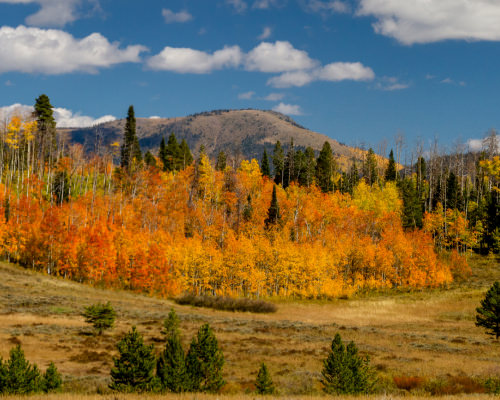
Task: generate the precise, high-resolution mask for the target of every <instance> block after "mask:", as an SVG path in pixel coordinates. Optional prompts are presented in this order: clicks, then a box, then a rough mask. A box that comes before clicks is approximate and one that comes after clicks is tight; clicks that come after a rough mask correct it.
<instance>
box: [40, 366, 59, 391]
mask: <svg viewBox="0 0 500 400" xmlns="http://www.w3.org/2000/svg"><path fill="white" fill-rule="evenodd" d="M61 385H62V378H61V374H60V373H59V371H58V370H57V368H56V366H55V365H54V363H50V365H49V367H48V368H47V371H45V374H43V385H42V388H43V391H44V392H45V393H48V392H52V391H56V390H58V389H59V388H60V387H61Z"/></svg>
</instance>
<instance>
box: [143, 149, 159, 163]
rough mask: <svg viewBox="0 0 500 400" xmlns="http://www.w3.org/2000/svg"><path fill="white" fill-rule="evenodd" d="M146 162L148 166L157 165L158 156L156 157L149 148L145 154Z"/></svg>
mask: <svg viewBox="0 0 500 400" xmlns="http://www.w3.org/2000/svg"><path fill="white" fill-rule="evenodd" d="M144 162H145V163H146V165H147V166H148V167H156V158H154V156H153V154H151V152H150V151H149V150H148V151H147V152H146V154H145V155H144Z"/></svg>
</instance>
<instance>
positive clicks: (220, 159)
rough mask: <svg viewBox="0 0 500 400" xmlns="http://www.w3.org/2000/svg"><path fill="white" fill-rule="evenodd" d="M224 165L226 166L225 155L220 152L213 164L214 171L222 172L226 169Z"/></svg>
mask: <svg viewBox="0 0 500 400" xmlns="http://www.w3.org/2000/svg"><path fill="white" fill-rule="evenodd" d="M226 164H227V157H226V153H224V152H223V151H222V150H221V151H220V152H219V155H218V156H217V162H216V163H215V170H216V171H224V170H225V169H226Z"/></svg>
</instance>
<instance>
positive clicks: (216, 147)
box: [61, 110, 361, 164]
mask: <svg viewBox="0 0 500 400" xmlns="http://www.w3.org/2000/svg"><path fill="white" fill-rule="evenodd" d="M124 126H125V120H116V121H112V122H107V123H104V124H101V125H99V126H97V127H93V128H78V129H61V131H62V132H67V133H68V134H69V135H70V139H71V141H73V142H76V143H81V144H84V145H85V147H86V149H87V150H92V149H94V148H95V142H96V137H101V138H102V144H103V145H109V144H111V143H113V142H121V140H122V135H123V129H124ZM172 132H174V133H175V135H176V136H177V138H178V140H179V141H180V140H182V139H185V140H186V141H187V143H188V145H189V147H190V148H191V150H192V152H193V153H196V152H197V151H198V149H199V148H200V146H201V145H204V146H205V149H206V151H207V153H208V155H209V156H210V157H216V156H217V154H218V153H219V151H221V150H223V151H224V152H226V153H227V154H230V155H234V156H235V157H237V158H248V159H250V158H257V159H260V158H261V157H262V153H263V151H264V148H266V149H267V150H268V151H272V148H273V146H274V144H275V143H276V142H277V141H278V140H279V141H281V143H282V144H283V145H288V144H289V143H290V141H291V140H292V139H293V141H294V143H295V145H296V146H297V147H299V148H306V147H307V146H311V147H312V148H313V149H314V150H317V151H319V150H321V147H322V146H323V144H324V143H325V141H328V142H330V145H331V146H332V150H333V152H334V153H335V155H336V156H337V157H338V159H339V160H340V162H341V164H345V163H346V162H347V161H348V160H350V159H352V158H356V159H359V158H360V155H361V153H360V151H359V150H357V149H354V148H352V147H348V146H345V145H343V144H341V143H339V142H337V141H336V140H333V139H331V138H329V137H328V136H325V135H322V134H320V133H316V132H312V131H310V130H307V129H305V128H304V127H302V126H300V125H298V124H297V123H296V122H295V121H293V120H292V119H291V118H289V117H287V116H285V115H283V114H280V113H277V112H274V111H261V110H219V111H211V112H204V113H200V114H194V115H191V116H187V117H179V118H156V119H150V118H138V119H137V136H138V137H139V141H140V144H141V148H142V150H143V151H147V150H150V151H152V152H153V153H154V154H156V152H157V150H158V147H159V145H160V141H161V139H162V137H165V139H167V138H168V136H169V135H170V133H172Z"/></svg>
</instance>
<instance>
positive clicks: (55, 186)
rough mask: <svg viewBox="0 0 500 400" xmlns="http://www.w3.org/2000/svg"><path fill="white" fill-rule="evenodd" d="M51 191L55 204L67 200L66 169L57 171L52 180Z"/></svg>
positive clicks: (67, 179) (67, 183) (67, 178)
mask: <svg viewBox="0 0 500 400" xmlns="http://www.w3.org/2000/svg"><path fill="white" fill-rule="evenodd" d="M52 192H53V193H54V197H55V201H56V203H57V204H62V202H63V201H68V200H69V193H70V192H69V177H68V172H67V171H66V170H62V171H57V172H56V174H55V175H54V181H53V182H52Z"/></svg>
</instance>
